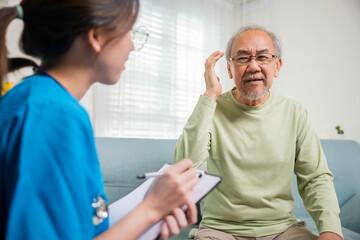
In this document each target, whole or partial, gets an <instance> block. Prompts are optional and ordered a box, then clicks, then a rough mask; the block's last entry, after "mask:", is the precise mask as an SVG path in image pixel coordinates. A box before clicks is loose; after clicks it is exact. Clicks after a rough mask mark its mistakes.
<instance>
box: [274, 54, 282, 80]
mask: <svg viewBox="0 0 360 240" xmlns="http://www.w3.org/2000/svg"><path fill="white" fill-rule="evenodd" d="M281 66H282V60H281V58H279V59H278V60H277V62H276V63H275V72H274V77H278V76H279V72H280V68H281Z"/></svg>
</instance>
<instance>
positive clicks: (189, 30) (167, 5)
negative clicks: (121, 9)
mask: <svg viewBox="0 0 360 240" xmlns="http://www.w3.org/2000/svg"><path fill="white" fill-rule="evenodd" d="M239 8H240V4H239V1H237V0H171V1H170V0H141V8H140V13H139V18H138V21H137V23H136V25H137V26H140V25H144V26H146V27H147V28H148V29H149V30H150V36H149V39H148V42H147V43H146V44H145V47H144V48H143V49H142V50H141V52H133V53H132V54H131V55H130V57H129V60H128V62H127V64H126V70H125V72H124V73H123V74H122V77H121V79H120V81H119V83H118V84H116V85H113V86H103V85H100V84H98V85H95V86H94V88H93V102H92V105H93V106H92V108H93V109H92V110H93V113H92V114H93V116H92V117H93V124H94V127H95V135H96V136H107V137H139V138H175V139H176V138H178V136H179V134H180V133H181V131H182V128H183V127H184V125H185V123H186V121H187V119H188V117H189V116H190V114H191V112H192V110H193V108H194V106H195V104H196V102H197V100H198V97H199V95H200V94H202V93H203V92H204V90H205V83H204V79H203V73H204V62H205V60H206V58H207V57H208V56H209V55H210V54H211V53H212V52H214V51H216V50H221V51H224V50H225V46H226V43H227V40H228V38H229V37H230V36H231V34H232V33H233V32H234V31H235V30H236V29H237V28H238V27H239V25H240V24H239V22H240V20H239V19H240V16H239V13H240V9H239ZM215 69H216V71H217V74H218V76H219V77H220V79H221V81H222V83H223V88H224V90H226V89H229V88H230V87H231V86H232V83H231V80H229V79H228V76H227V71H226V61H225V59H221V60H220V61H219V64H218V65H217V66H216V68H215Z"/></svg>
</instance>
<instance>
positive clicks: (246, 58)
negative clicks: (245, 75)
mask: <svg viewBox="0 0 360 240" xmlns="http://www.w3.org/2000/svg"><path fill="white" fill-rule="evenodd" d="M275 57H276V55H274V54H271V53H260V54H256V55H255V56H252V55H249V54H241V55H237V56H235V57H233V58H230V61H233V62H234V63H235V64H239V65H246V64H248V63H249V62H251V59H252V58H255V61H256V62H257V63H258V64H262V65H264V64H268V63H269V62H271V61H272V60H273V59H274V58H275Z"/></svg>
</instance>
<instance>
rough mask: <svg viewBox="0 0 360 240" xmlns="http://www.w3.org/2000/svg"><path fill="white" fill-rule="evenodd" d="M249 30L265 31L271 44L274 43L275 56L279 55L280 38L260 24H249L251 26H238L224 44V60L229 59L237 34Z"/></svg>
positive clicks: (280, 50)
mask: <svg viewBox="0 0 360 240" xmlns="http://www.w3.org/2000/svg"><path fill="white" fill-rule="evenodd" d="M250 30H259V31H263V32H265V33H267V34H268V35H269V36H270V38H271V40H272V42H273V44H274V47H275V51H276V58H280V57H281V54H282V47H281V40H280V38H279V37H278V36H277V35H276V34H275V33H273V32H271V31H268V30H267V29H265V28H264V27H262V26H259V25H251V26H245V27H242V28H240V29H239V30H238V31H236V32H235V33H234V34H233V35H232V36H231V38H230V39H229V41H228V43H227V45H226V52H225V56H226V60H227V61H230V51H231V48H232V46H233V44H234V41H235V39H236V38H237V36H239V35H240V34H242V33H243V32H246V31H250Z"/></svg>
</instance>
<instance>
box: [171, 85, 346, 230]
mask: <svg viewBox="0 0 360 240" xmlns="http://www.w3.org/2000/svg"><path fill="white" fill-rule="evenodd" d="M183 158H190V159H191V160H192V161H193V162H194V166H195V167H198V166H200V165H201V164H202V163H204V162H205V161H207V172H208V173H211V174H215V175H219V176H221V177H222V178H223V181H222V183H221V184H220V185H219V186H218V187H217V188H216V189H215V190H214V191H213V192H212V193H210V194H209V195H208V197H207V198H206V200H205V210H204V213H203V219H202V221H201V225H204V226H207V227H210V228H214V229H218V230H221V231H224V232H227V233H230V234H232V235H236V236H249V237H259V236H265V235H270V234H275V233H279V232H282V231H285V230H286V229H287V228H288V227H289V226H291V225H292V224H294V223H296V222H297V220H296V217H295V215H294V214H293V213H292V211H293V210H294V199H293V197H292V193H291V186H292V179H293V173H294V172H295V174H296V176H297V182H298V189H299V192H300V196H301V197H302V198H303V200H304V205H305V207H306V208H307V210H308V211H309V213H310V215H311V216H312V217H313V218H314V220H315V222H316V224H317V227H318V230H319V232H320V233H321V232H324V231H330V232H335V233H337V234H339V235H340V236H342V232H341V225H340V219H339V212H340V210H339V207H338V202H337V197H336V194H335V190H334V186H333V182H332V179H333V175H332V173H331V172H330V171H329V169H328V166H327V163H326V159H325V155H324V153H323V151H322V148H321V145H320V141H319V139H318V138H317V136H316V134H315V132H314V131H313V129H312V128H311V125H310V122H309V118H308V116H307V112H306V110H305V109H304V108H303V107H302V106H301V105H300V104H298V103H296V102H294V101H292V100H290V99H287V98H284V97H282V96H280V95H276V94H274V93H271V94H270V97H269V99H268V100H267V101H266V103H265V104H263V105H262V106H260V107H255V108H254V107H248V106H245V105H242V104H241V103H239V102H238V101H237V100H236V99H235V98H234V97H233V95H232V93H231V91H229V92H226V93H224V94H222V95H220V96H219V97H218V99H217V101H216V102H215V101H213V100H212V99H210V98H207V97H205V96H200V99H199V101H198V103H197V105H196V107H195V109H194V112H193V113H192V115H191V116H190V118H189V120H188V122H187V124H186V126H185V128H184V131H183V133H182V135H181V136H180V139H179V141H178V143H177V145H176V150H175V162H178V161H180V160H181V159H183Z"/></svg>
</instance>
